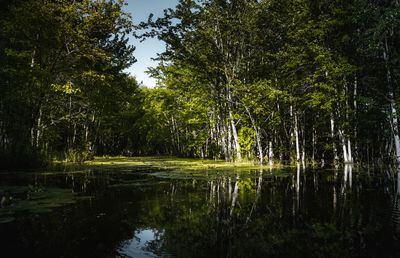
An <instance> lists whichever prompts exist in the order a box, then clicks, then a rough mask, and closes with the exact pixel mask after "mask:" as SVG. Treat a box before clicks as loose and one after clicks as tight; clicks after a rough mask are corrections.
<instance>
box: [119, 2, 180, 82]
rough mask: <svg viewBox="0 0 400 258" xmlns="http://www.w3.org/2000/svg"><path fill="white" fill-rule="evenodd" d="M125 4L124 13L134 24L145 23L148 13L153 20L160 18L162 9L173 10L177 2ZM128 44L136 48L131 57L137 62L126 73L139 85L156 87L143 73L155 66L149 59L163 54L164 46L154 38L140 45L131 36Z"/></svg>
mask: <svg viewBox="0 0 400 258" xmlns="http://www.w3.org/2000/svg"><path fill="white" fill-rule="evenodd" d="M125 2H126V3H127V4H128V5H127V6H124V11H126V12H130V13H131V15H132V19H133V23H134V24H138V23H140V22H141V21H147V19H148V17H149V14H150V13H153V14H154V17H153V20H155V19H157V18H158V17H162V16H163V15H164V9H166V8H174V7H175V6H176V5H177V4H178V0H125ZM129 43H130V44H131V45H134V46H136V50H135V51H134V52H133V55H134V56H135V58H136V59H137V62H136V63H134V64H133V65H132V66H131V67H130V68H128V69H127V70H126V72H128V73H130V74H131V75H132V76H135V77H136V80H137V81H138V82H139V83H141V82H143V85H144V86H147V87H152V88H153V87H154V86H155V85H156V80H155V79H153V78H150V76H149V75H148V74H146V73H145V71H146V70H147V67H155V66H157V62H156V61H152V60H151V58H156V57H157V53H162V52H164V49H165V44H164V43H163V42H162V41H160V40H158V39H156V38H149V39H146V40H145V41H144V42H141V43H140V42H139V41H138V40H137V39H135V38H133V37H132V36H131V37H130V38H129Z"/></svg>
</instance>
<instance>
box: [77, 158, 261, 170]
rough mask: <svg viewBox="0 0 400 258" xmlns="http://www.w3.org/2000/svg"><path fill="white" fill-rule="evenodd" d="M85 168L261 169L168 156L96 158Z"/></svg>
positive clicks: (243, 163) (247, 163) (249, 164)
mask: <svg viewBox="0 0 400 258" xmlns="http://www.w3.org/2000/svg"><path fill="white" fill-rule="evenodd" d="M84 166H88V167H102V168H159V169H174V170H176V169H179V170H181V169H182V170H208V169H218V170H225V169H261V168H265V167H268V166H261V165H259V164H256V163H254V162H253V161H241V162H225V161H224V160H209V159H204V160H202V159H189V158H177V157H166V156H155V157H96V158H95V159H94V160H92V161H87V162H85V163H84Z"/></svg>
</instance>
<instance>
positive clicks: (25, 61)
mask: <svg viewBox="0 0 400 258" xmlns="http://www.w3.org/2000/svg"><path fill="white" fill-rule="evenodd" d="M1 5H2V8H0V35H1V37H0V78H1V80H0V87H1V88H0V160H1V162H0V167H1V168H15V167H40V166H44V165H46V164H48V163H49V162H51V161H53V160H66V161H72V162H81V161H85V160H89V159H92V158H93V157H94V156H103V155H110V156H116V155H124V156H146V155H172V156H178V157H194V158H210V159H224V160H226V161H232V162H233V161H240V160H254V161H255V162H258V163H260V164H269V165H274V164H295V163H297V164H299V163H300V164H303V165H313V166H333V165H342V164H345V163H356V164H394V165H396V164H397V165H398V164H400V139H399V128H398V119H399V118H398V113H399V109H400V107H399V105H400V89H399V87H398V85H399V84H400V3H399V1H398V0H377V1H372V0H351V1H349V0H329V1H328V0H320V1H314V0H258V1H257V0H196V1H195V0H180V1H179V4H178V5H177V6H176V8H173V9H167V10H165V11H164V17H162V18H157V19H154V18H153V16H152V15H150V16H149V19H148V20H147V21H143V22H141V23H140V24H133V22H132V19H131V18H132V17H131V15H130V14H129V13H126V12H125V11H123V5H124V1H123V0H119V1H115V0H110V1H106V0H102V1H92V0H78V1H72V0H2V1H1ZM129 35H133V36H135V37H137V38H139V39H142V40H144V42H146V41H145V40H146V38H148V37H157V38H158V39H160V40H162V41H164V42H165V43H166V49H165V51H164V52H163V53H158V58H157V60H158V66H157V67H153V68H149V74H151V75H152V76H153V77H154V78H157V80H158V86H157V87H156V88H148V87H145V86H144V85H141V84H140V83H138V82H137V81H136V79H135V78H134V77H133V76H131V75H129V74H127V73H126V72H125V69H126V68H127V67H129V66H130V65H132V64H133V63H134V62H135V46H132V45H130V44H129V42H128V36H129Z"/></svg>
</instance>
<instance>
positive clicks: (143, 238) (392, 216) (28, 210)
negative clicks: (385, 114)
mask: <svg viewBox="0 0 400 258" xmlns="http://www.w3.org/2000/svg"><path fill="white" fill-rule="evenodd" d="M399 175H400V173H397V171H396V170H391V169H362V170H360V169H356V168H352V167H350V166H346V167H345V168H343V169H338V170H334V169H331V170H323V169H308V168H306V169H303V168H301V167H297V168H296V167H295V168H282V169H268V168H267V169H257V170H252V169H249V170H243V169H242V170H237V171H236V170H235V169H229V170H224V169H221V170H212V169H208V170H201V171H196V172H189V173H187V172H185V173H183V172H182V171H172V170H160V169H156V168H129V167H128V168H126V167H125V168H115V169H113V168H107V169H100V168H93V169H81V170H77V171H74V170H71V171H68V172H54V173H51V172H46V173H38V172H2V173H1V174H0V179H1V181H0V194H1V195H2V196H4V199H3V203H2V206H3V207H2V208H1V209H0V232H1V243H0V246H1V252H2V255H1V256H2V257H261V256H268V257H400V245H399V243H400V241H399V238H400V200H399V198H400V176H399ZM4 254H8V255H5V256H4Z"/></svg>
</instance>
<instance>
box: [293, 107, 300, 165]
mask: <svg viewBox="0 0 400 258" xmlns="http://www.w3.org/2000/svg"><path fill="white" fill-rule="evenodd" d="M294 137H295V139H296V162H299V161H300V146H299V127H298V121H297V113H296V111H295V112H294Z"/></svg>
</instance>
